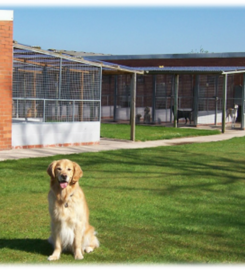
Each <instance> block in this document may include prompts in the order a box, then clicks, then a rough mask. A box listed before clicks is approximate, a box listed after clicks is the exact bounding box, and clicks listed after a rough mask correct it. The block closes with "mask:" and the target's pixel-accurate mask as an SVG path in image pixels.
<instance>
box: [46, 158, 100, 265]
mask: <svg viewBox="0 0 245 270" xmlns="http://www.w3.org/2000/svg"><path fill="white" fill-rule="evenodd" d="M47 173H48V174H49V175H50V177H51V180H50V191H49V194H48V202H49V214H50V218H51V236H50V238H49V242H50V243H51V244H53V246H54V252H53V254H52V255H50V256H49V257H48V260H49V261H53V260H58V259H59V258H60V254H61V252H62V250H65V249H68V250H71V251H72V252H73V254H74V258H75V259H78V260H81V259H83V252H84V251H86V252H87V253H89V252H91V251H93V250H94V248H97V247H99V241H98V239H97V237H96V236H95V234H96V232H95V231H94V227H92V226H91V225H90V224H89V210H88V206H87V203H86V200H85V196H84V193H83V191H82V189H81V187H80V186H79V183H78V180H79V178H80V177H82V175H83V171H82V169H81V168H80V166H79V165H78V164H77V163H75V162H72V161H70V160H68V159H61V160H57V161H53V162H52V163H51V164H50V165H49V166H48V169H47Z"/></svg>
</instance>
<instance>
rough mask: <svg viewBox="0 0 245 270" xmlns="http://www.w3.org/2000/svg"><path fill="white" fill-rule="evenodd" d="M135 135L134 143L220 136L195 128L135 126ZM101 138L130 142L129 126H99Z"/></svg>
mask: <svg viewBox="0 0 245 270" xmlns="http://www.w3.org/2000/svg"><path fill="white" fill-rule="evenodd" d="M135 134H136V135H135V140H136V141H152V140H164V139H173V138H181V137H193V136H206V135H214V134H220V131H219V130H204V129H197V128H173V127H164V126H144V125H137V126H136V128H135ZM101 137H102V138H112V139H123V140H130V125H127V124H101Z"/></svg>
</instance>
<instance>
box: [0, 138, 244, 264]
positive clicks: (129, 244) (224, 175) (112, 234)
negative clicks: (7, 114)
mask: <svg viewBox="0 0 245 270" xmlns="http://www.w3.org/2000/svg"><path fill="white" fill-rule="evenodd" d="M244 155H245V137H243V138H234V139H232V140H228V141H221V142H213V143H201V144H188V145H179V146H170V147H157V148H150V149H149V148H148V149H138V150H117V151H104V152H99V153H83V154H74V155H67V156H55V157H47V158H33V159H22V160H10V161H3V162H0V170H1V176H0V184H1V189H0V205H1V215H0V263H11V264H13V263H31V264H33V263H35V264H36V263H46V264H55V265H57V264H59V263H63V264H66V263H74V264H76V265H77V264H86V263H90V264H91V263H98V264H103V263H181V264H182V263H244V262H245V252H244V250H245V233H244V228H245V208H244V201H245V185H244V184H245V180H244V173H245V167H244ZM64 157H66V158H69V159H71V160H73V161H76V162H78V163H79V164H80V165H81V167H82V169H83V171H84V177H83V178H82V179H81V181H80V184H81V186H82V187H83V189H84V192H85V195H86V198H87V201H88V204H89V208H90V214H91V216H90V222H91V224H92V225H93V226H95V228H96V230H97V231H98V238H99V240H100V243H101V247H100V248H99V249H97V250H95V251H94V252H93V253H91V254H85V256H84V260H82V261H74V259H73V256H72V255H71V254H69V253H68V254H62V256H61V259H60V260H59V261H58V262H48V261H47V257H48V255H50V254H51V252H52V248H51V246H50V245H49V244H48V242H47V241H46V239H47V238H48V237H49V214H48V202H47V193H48V190H49V177H48V175H47V174H46V168H47V166H48V164H49V163H50V162H51V161H53V160H54V159H60V158H64Z"/></svg>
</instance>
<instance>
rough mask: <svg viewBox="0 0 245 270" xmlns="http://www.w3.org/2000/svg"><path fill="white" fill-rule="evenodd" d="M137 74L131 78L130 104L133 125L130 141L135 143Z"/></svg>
mask: <svg viewBox="0 0 245 270" xmlns="http://www.w3.org/2000/svg"><path fill="white" fill-rule="evenodd" d="M136 78H137V75H136V73H133V74H132V78H131V89H130V90H131V102H130V106H131V108H130V111H131V113H130V123H131V132H130V140H131V141H135V105H136Z"/></svg>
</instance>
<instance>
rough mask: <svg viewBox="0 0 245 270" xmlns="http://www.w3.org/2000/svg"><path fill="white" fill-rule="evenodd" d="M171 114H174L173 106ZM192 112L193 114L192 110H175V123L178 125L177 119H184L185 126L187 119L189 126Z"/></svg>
mask: <svg viewBox="0 0 245 270" xmlns="http://www.w3.org/2000/svg"><path fill="white" fill-rule="evenodd" d="M172 112H173V114H174V106H172ZM192 112H193V110H191V111H183V110H177V123H179V119H181V118H185V124H187V119H189V122H190V124H191V114H192Z"/></svg>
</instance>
